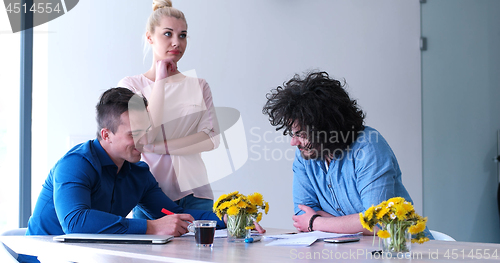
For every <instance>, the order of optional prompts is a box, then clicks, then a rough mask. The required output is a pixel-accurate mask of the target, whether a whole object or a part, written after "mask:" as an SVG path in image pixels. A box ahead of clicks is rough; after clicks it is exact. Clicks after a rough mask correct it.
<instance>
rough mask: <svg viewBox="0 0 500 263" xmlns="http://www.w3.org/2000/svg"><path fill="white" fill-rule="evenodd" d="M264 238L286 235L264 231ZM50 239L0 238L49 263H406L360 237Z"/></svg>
mask: <svg viewBox="0 0 500 263" xmlns="http://www.w3.org/2000/svg"><path fill="white" fill-rule="evenodd" d="M267 232H268V234H282V233H287V232H289V231H288V230H281V229H268V231H267ZM52 237H53V236H0V241H2V242H3V243H4V244H6V245H7V246H9V247H10V248H11V249H12V250H14V251H16V252H17V253H21V254H28V255H38V256H40V259H41V260H42V262H43V261H47V262H58V261H71V262H120V263H122V262H123V263H128V262H238V263H242V262H273V263H274V262H280V263H281V262H316V261H318V260H319V261H332V260H341V261H346V260H349V261H360V262H373V261H383V262H408V261H409V260H408V259H397V258H392V259H387V258H385V257H382V256H381V255H376V256H375V255H372V253H371V252H372V251H374V250H380V248H379V247H378V238H376V239H375V240H376V241H375V246H373V237H372V236H364V237H362V238H361V241H359V242H354V243H343V244H332V243H325V242H323V241H317V242H315V243H314V244H312V245H311V246H309V247H282V246H281V247H278V246H265V245H266V244H267V243H268V241H261V242H255V243H250V244H247V243H228V242H227V240H226V239H225V238H216V239H215V242H214V247H213V248H212V249H210V248H198V247H197V246H196V244H195V241H194V237H193V236H190V237H178V238H174V239H173V240H172V241H170V242H169V243H167V244H164V245H144V244H101V243H61V242H57V241H52ZM411 256H412V259H411V262H439V261H441V262H471V261H472V262H477V261H499V260H500V244H490V243H473V242H450V241H434V240H432V241H429V242H427V243H424V244H412V252H411Z"/></svg>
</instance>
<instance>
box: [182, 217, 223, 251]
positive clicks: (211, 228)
mask: <svg viewBox="0 0 500 263" xmlns="http://www.w3.org/2000/svg"><path fill="white" fill-rule="evenodd" d="M216 226H217V221H212V220H196V221H194V222H193V223H191V224H189V226H188V230H189V232H193V233H194V238H195V240H196V245H197V246H198V247H212V246H213V244H214V235H215V227H216Z"/></svg>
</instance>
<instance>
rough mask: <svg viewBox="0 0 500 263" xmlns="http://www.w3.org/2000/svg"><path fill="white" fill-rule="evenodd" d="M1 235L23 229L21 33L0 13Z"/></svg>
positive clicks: (5, 13)
mask: <svg viewBox="0 0 500 263" xmlns="http://www.w3.org/2000/svg"><path fill="white" fill-rule="evenodd" d="M0 43H1V48H0V58H2V59H1V62H0V89H1V90H2V95H1V96H0V175H1V178H2V179H1V180H2V183H0V211H2V212H1V213H0V233H1V232H4V231H5V230H8V229H13V228H17V227H18V226H19V107H20V106H19V105H20V102H19V100H20V97H19V94H20V92H19V91H20V79H21V77H20V68H21V64H20V63H21V59H20V58H21V33H15V34H13V33H12V29H11V27H10V22H9V19H8V16H7V12H4V11H3V10H2V11H0Z"/></svg>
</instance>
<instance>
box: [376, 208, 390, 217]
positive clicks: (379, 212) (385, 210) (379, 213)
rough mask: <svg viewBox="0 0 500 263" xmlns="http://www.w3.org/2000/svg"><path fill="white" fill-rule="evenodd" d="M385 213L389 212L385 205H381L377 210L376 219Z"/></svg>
mask: <svg viewBox="0 0 500 263" xmlns="http://www.w3.org/2000/svg"><path fill="white" fill-rule="evenodd" d="M387 213H389V208H387V207H382V209H380V211H378V212H377V219H381V218H382V217H384V216H385V215H386V214H387Z"/></svg>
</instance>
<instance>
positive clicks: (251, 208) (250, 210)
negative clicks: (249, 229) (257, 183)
mask: <svg viewBox="0 0 500 263" xmlns="http://www.w3.org/2000/svg"><path fill="white" fill-rule="evenodd" d="M258 211H259V210H258V209H257V207H256V206H255V205H250V206H249V207H248V208H247V213H249V214H255V213H257V212H258Z"/></svg>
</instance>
